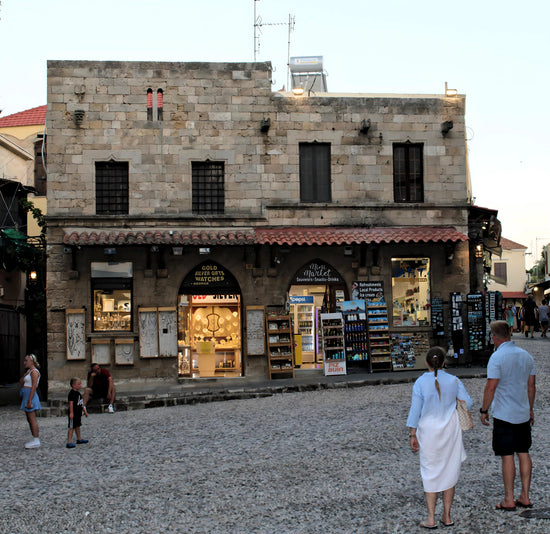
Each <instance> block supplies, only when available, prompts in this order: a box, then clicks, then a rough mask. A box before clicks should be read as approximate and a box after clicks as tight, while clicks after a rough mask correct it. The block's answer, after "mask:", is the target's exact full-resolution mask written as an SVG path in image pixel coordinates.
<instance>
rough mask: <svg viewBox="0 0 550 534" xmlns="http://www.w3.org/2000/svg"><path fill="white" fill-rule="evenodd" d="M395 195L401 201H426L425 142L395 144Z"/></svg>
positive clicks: (395, 198)
mask: <svg viewBox="0 0 550 534" xmlns="http://www.w3.org/2000/svg"><path fill="white" fill-rule="evenodd" d="M401 151H402V155H401V154H400V152H401ZM415 152H416V154H415ZM393 195H394V201H395V202H399V203H407V202H408V203H411V202H424V143H410V142H407V143H394V144H393Z"/></svg>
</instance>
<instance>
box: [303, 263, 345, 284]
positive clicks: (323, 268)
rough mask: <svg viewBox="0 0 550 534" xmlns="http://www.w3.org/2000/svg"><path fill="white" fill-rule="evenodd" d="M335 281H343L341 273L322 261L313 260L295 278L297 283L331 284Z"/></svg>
mask: <svg viewBox="0 0 550 534" xmlns="http://www.w3.org/2000/svg"><path fill="white" fill-rule="evenodd" d="M334 282H342V278H341V277H340V274H339V273H338V272H337V271H335V270H334V269H333V268H332V267H331V266H330V265H327V264H326V263H324V262H322V261H312V262H311V263H310V264H309V265H307V266H306V267H305V268H304V269H302V270H301V271H299V272H298V273H297V274H296V276H295V278H294V280H293V283H295V284H330V283H334Z"/></svg>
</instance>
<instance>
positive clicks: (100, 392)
mask: <svg viewBox="0 0 550 534" xmlns="http://www.w3.org/2000/svg"><path fill="white" fill-rule="evenodd" d="M115 395H116V388H115V383H114V382H113V378H112V377H111V373H109V371H107V369H103V368H101V367H100V366H99V364H97V363H92V365H91V367H90V371H89V372H88V386H87V387H86V389H85V390H84V407H86V406H88V401H89V399H90V398H92V399H96V400H99V401H100V402H104V401H106V402H107V403H108V404H109V406H108V408H107V409H108V411H109V413H114V412H115V409H114V406H113V405H114V403H115Z"/></svg>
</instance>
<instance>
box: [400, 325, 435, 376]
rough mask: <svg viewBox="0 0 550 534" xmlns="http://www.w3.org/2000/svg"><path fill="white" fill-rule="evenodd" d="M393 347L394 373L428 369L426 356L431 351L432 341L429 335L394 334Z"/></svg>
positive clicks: (421, 333) (420, 333) (417, 333)
mask: <svg viewBox="0 0 550 534" xmlns="http://www.w3.org/2000/svg"><path fill="white" fill-rule="evenodd" d="M391 346H392V350H391V356H392V367H393V370H394V371H410V370H412V369H427V366H426V354H427V352H428V350H429V349H430V339H429V336H428V334H427V333H425V332H415V333H413V332H408V333H401V332H399V333H392V335H391Z"/></svg>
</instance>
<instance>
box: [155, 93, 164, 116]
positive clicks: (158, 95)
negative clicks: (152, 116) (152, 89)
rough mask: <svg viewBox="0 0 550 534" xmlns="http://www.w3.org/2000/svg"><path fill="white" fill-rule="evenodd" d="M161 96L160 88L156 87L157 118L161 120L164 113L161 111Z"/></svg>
mask: <svg viewBox="0 0 550 534" xmlns="http://www.w3.org/2000/svg"><path fill="white" fill-rule="evenodd" d="M162 97H163V92H162V89H157V120H159V121H161V120H163V119H164V114H163V111H162V105H163V104H162Z"/></svg>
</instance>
